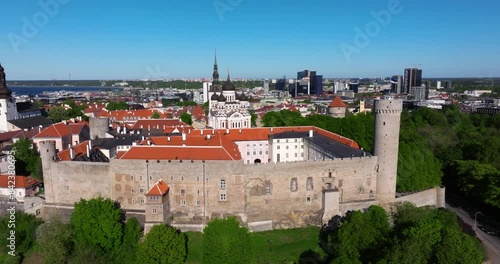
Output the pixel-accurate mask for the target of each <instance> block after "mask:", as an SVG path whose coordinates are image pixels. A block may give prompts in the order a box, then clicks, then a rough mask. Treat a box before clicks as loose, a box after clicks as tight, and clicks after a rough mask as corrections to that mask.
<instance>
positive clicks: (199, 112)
mask: <svg viewBox="0 0 500 264" xmlns="http://www.w3.org/2000/svg"><path fill="white" fill-rule="evenodd" d="M192 114H193V117H194V118H195V119H196V120H200V119H202V118H203V117H205V110H203V107H201V106H200V105H197V106H196V107H195V108H193V110H192Z"/></svg>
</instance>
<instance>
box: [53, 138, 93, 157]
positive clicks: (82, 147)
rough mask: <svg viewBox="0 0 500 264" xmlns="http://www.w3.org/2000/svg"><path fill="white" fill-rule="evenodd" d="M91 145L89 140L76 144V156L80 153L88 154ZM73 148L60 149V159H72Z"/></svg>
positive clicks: (58, 154) (74, 150) (74, 147)
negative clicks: (88, 147)
mask: <svg viewBox="0 0 500 264" xmlns="http://www.w3.org/2000/svg"><path fill="white" fill-rule="evenodd" d="M88 145H89V141H88V140H87V141H84V142H82V143H80V144H78V145H76V146H73V153H74V155H75V157H77V156H80V155H87V146H88ZM70 151H71V150H70V149H65V150H62V151H59V153H57V156H59V159H60V160H65V161H70V160H71V152H70Z"/></svg>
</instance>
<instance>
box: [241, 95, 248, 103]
mask: <svg viewBox="0 0 500 264" xmlns="http://www.w3.org/2000/svg"><path fill="white" fill-rule="evenodd" d="M240 101H248V96H246V94H245V93H241V95H240Z"/></svg>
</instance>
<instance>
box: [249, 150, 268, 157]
mask: <svg viewBox="0 0 500 264" xmlns="http://www.w3.org/2000/svg"><path fill="white" fill-rule="evenodd" d="M252 153H253V155H257V151H256V150H254V151H253V152H252ZM268 154H269V151H268V150H266V155H268ZM259 155H262V150H259ZM247 156H250V150H247Z"/></svg>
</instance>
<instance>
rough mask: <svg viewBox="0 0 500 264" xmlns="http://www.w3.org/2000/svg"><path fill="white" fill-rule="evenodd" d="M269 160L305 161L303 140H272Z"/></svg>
mask: <svg viewBox="0 0 500 264" xmlns="http://www.w3.org/2000/svg"><path fill="white" fill-rule="evenodd" d="M271 142H272V145H271V148H270V149H271V157H270V158H271V160H272V161H273V162H275V163H276V162H295V161H302V160H306V154H305V151H304V149H305V147H304V139H303V138H280V139H276V138H274V139H272V141H271Z"/></svg>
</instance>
